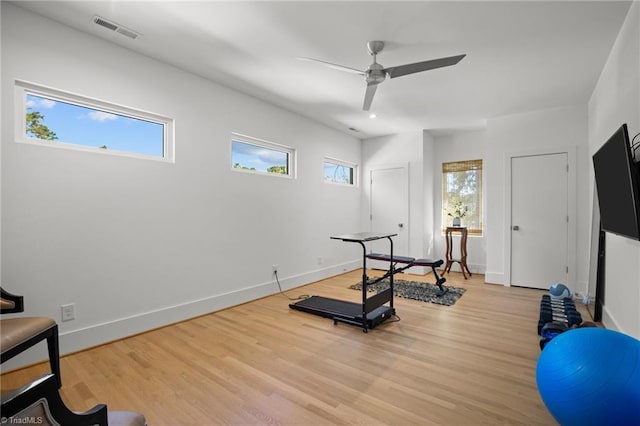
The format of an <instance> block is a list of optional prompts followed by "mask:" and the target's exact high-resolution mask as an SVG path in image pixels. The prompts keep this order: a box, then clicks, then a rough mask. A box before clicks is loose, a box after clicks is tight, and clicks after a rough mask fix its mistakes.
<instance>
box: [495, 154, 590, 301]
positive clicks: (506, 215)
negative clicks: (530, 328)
mask: <svg viewBox="0 0 640 426" xmlns="http://www.w3.org/2000/svg"><path fill="white" fill-rule="evenodd" d="M565 153H566V154H567V161H568V164H569V176H568V182H567V185H568V187H567V189H568V200H567V205H568V210H567V212H568V215H569V226H568V229H567V264H568V266H569V272H568V274H567V277H568V278H567V280H568V282H567V283H566V284H567V286H568V287H569V288H570V289H572V290H575V289H576V273H577V267H578V264H577V249H578V247H577V232H578V220H577V210H576V208H577V194H578V193H577V169H576V156H577V153H576V147H575V146H563V147H558V148H554V149H551V148H540V149H532V150H526V151H517V152H506V153H505V154H504V158H503V166H504V168H503V170H504V211H503V216H502V217H503V226H502V238H503V247H504V253H503V256H504V257H503V265H504V273H505V277H507V281H506V282H505V283H504V285H505V287H511V225H512V223H511V177H512V176H511V159H512V158H514V157H524V156H530V155H549V154H565Z"/></svg>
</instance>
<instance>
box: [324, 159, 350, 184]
mask: <svg viewBox="0 0 640 426" xmlns="http://www.w3.org/2000/svg"><path fill="white" fill-rule="evenodd" d="M323 168H324V181H325V182H328V183H341V184H345V185H352V186H355V185H356V175H357V170H358V169H357V165H355V164H353V163H348V162H346V161H340V160H336V159H333V158H328V157H327V158H325V159H324V165H323Z"/></svg>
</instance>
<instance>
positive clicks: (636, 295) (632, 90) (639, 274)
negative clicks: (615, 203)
mask: <svg viewBox="0 0 640 426" xmlns="http://www.w3.org/2000/svg"><path fill="white" fill-rule="evenodd" d="M622 123H627V125H628V128H629V133H630V136H631V137H633V135H635V134H637V133H639V132H640V3H639V2H634V3H633V4H632V6H631V8H630V10H629V13H628V15H627V18H626V21H625V23H624V25H623V27H622V29H621V30H620V33H619V35H618V38H617V40H616V43H615V45H614V47H613V49H612V51H611V54H610V56H609V59H608V60H607V63H606V65H605V67H604V69H603V71H602V74H601V75H600V79H599V80H598V84H597V85H596V87H595V89H594V91H593V95H592V96H591V99H590V101H589V156H591V155H593V154H594V153H595V152H596V151H597V150H598V149H599V148H600V147H601V146H602V144H603V143H604V142H605V141H606V140H607V139H608V138H609V137H610V136H611V135H612V134H613V132H614V131H615V130H616V129H617V128H618V127H620V126H621V125H622ZM593 186H594V180H593V171H592V170H590V173H589V188H590V191H589V195H592V194H593ZM592 198H593V197H592V196H591V197H590V201H589V202H590V203H592V202H593V201H592ZM590 205H591V204H590ZM605 270H606V277H605V282H606V284H605V296H604V299H605V303H604V309H603V322H604V323H605V325H606V326H607V327H608V328H613V329H617V330H620V331H622V332H625V333H627V334H630V335H632V336H635V337H636V338H640V242H638V241H633V240H630V239H628V238H623V237H619V236H616V235H613V234H607V237H606V265H605Z"/></svg>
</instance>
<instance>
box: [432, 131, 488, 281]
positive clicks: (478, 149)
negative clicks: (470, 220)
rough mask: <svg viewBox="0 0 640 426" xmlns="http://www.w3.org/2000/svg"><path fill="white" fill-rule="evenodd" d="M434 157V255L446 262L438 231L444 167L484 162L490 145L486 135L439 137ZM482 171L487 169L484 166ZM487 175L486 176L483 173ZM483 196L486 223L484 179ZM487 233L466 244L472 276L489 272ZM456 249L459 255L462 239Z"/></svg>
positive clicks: (473, 237)
mask: <svg viewBox="0 0 640 426" xmlns="http://www.w3.org/2000/svg"><path fill="white" fill-rule="evenodd" d="M435 142H436V143H435V153H434V159H433V162H434V167H433V168H432V169H433V177H434V195H435V196H434V197H433V200H434V207H435V208H434V216H433V217H434V229H436V230H437V231H438V232H435V239H434V242H435V253H437V254H438V255H439V256H440V257H441V258H443V259H444V257H445V252H446V242H445V239H444V235H443V234H442V232H439V230H440V229H441V227H442V215H443V207H442V163H446V162H451V161H465V160H478V159H482V160H483V159H484V156H485V153H486V150H487V143H486V131H485V130H477V131H467V132H461V133H454V134H451V135H444V136H438V137H436V138H435ZM483 167H484V168H486V166H485V165H484V162H483ZM484 174H486V172H484ZM483 192H484V193H485V197H484V198H483V216H484V218H483V220H484V221H486V210H487V206H486V198H487V197H486V179H483ZM485 235H486V233H485V234H483V235H482V236H474V235H472V236H469V238H468V240H467V253H468V256H467V266H468V267H469V270H470V271H471V273H478V274H484V273H485V269H486V259H487V249H486V237H485ZM454 241H455V243H454V244H456V246H455V247H454V253H456V252H458V246H457V244H458V241H459V237H454ZM452 269H453V270H458V271H459V270H460V267H459V265H458V264H457V263H456V264H454V265H453V267H452Z"/></svg>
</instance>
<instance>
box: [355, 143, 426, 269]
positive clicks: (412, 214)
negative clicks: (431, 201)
mask: <svg viewBox="0 0 640 426" xmlns="http://www.w3.org/2000/svg"><path fill="white" fill-rule="evenodd" d="M422 156H423V135H422V132H410V133H401V134H397V135H390V136H382V137H378V138H370V139H365V140H363V142H362V168H363V173H362V175H363V177H365V178H364V179H363V185H362V206H363V208H362V217H361V220H362V222H361V228H362V229H363V230H369V224H370V221H369V211H368V206H369V205H370V196H371V190H370V187H369V185H368V176H369V175H370V172H371V170H372V168H375V167H377V166H383V165H390V164H404V165H408V170H409V226H408V228H406V229H405V230H406V231H407V232H408V239H409V252H408V253H398V254H399V255H403V256H411V257H423V256H424V253H425V241H424V238H423V236H424V234H425V220H424V218H425V216H424V215H425V210H424V206H425V205H424V200H425V199H426V195H425V193H424V188H423V185H424V178H423V168H424V165H423V158H422Z"/></svg>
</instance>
